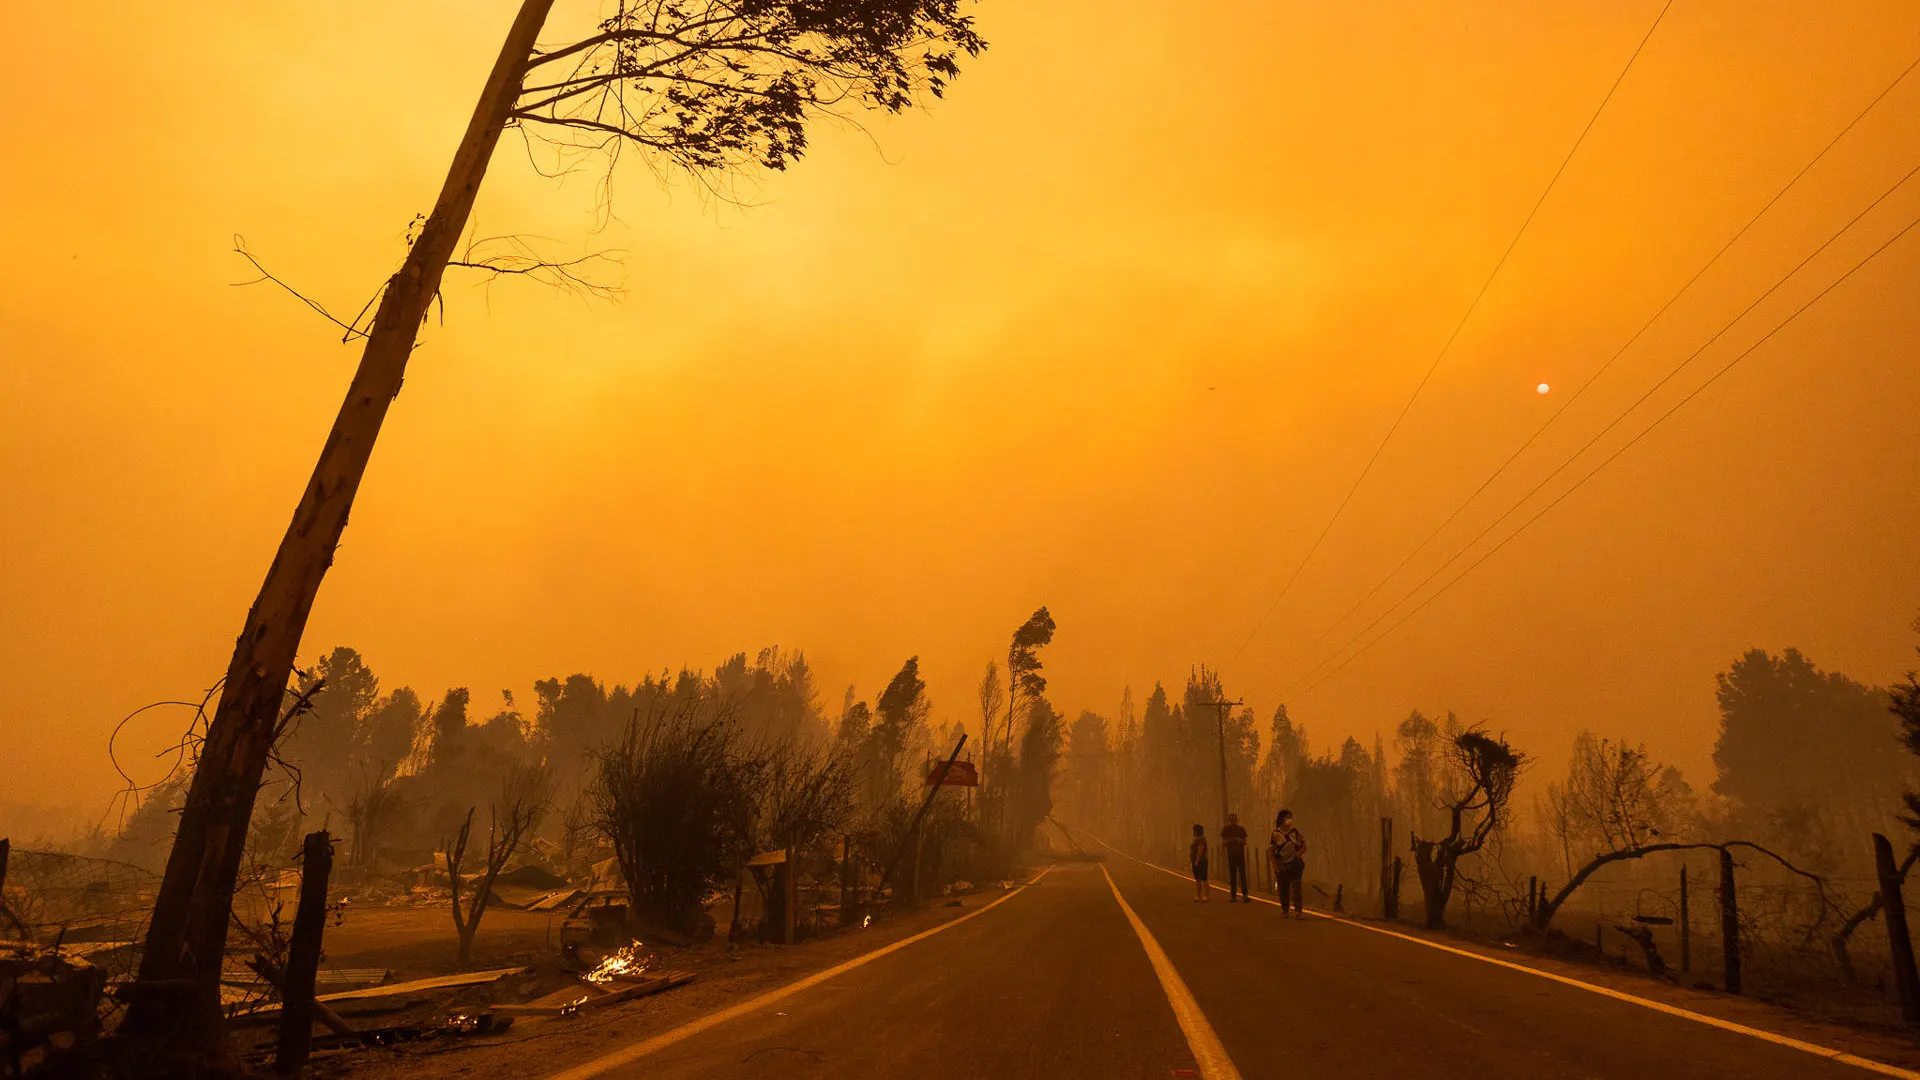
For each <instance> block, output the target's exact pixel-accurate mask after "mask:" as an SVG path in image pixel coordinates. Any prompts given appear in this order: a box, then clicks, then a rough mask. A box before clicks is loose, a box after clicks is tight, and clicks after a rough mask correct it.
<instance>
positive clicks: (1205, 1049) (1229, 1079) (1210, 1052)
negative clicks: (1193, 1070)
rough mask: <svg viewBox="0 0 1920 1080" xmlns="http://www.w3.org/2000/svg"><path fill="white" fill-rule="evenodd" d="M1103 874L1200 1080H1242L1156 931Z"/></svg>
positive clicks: (1106, 873)
mask: <svg viewBox="0 0 1920 1080" xmlns="http://www.w3.org/2000/svg"><path fill="white" fill-rule="evenodd" d="M1100 872H1101V873H1102V874H1105V875H1106V877H1107V888H1109V889H1112V890H1113V898H1114V899H1115V900H1117V901H1119V903H1120V910H1121V911H1123V912H1125V913H1126V916H1127V921H1128V922H1130V923H1132V924H1133V932H1134V934H1135V935H1137V936H1138V937H1139V938H1140V944H1141V946H1142V947H1144V948H1145V949H1146V950H1147V960H1148V961H1149V962H1150V963H1152V964H1153V973H1154V975H1156V976H1158V977H1159V979H1160V989H1162V990H1164V991H1166V994H1167V1004H1169V1005H1172V1006H1173V1018H1174V1020H1175V1022H1177V1023H1178V1024H1179V1025H1180V1033H1181V1034H1183V1035H1185V1036H1186V1037H1187V1047H1188V1048H1189V1049H1191V1050H1192V1051H1193V1060H1194V1063H1195V1064H1196V1065H1198V1066H1199V1067H1200V1080H1240V1070H1239V1069H1236V1068H1234V1067H1233V1059H1232V1058H1230V1057H1228V1056H1227V1048H1226V1047H1225V1046H1222V1045H1221V1044H1220V1036H1218V1035H1216V1034H1214V1032H1213V1025H1212V1024H1209V1023H1207V1016H1206V1014H1205V1013H1203V1012H1201V1011H1200V1003H1199V1002H1197V1001H1195V1000H1193V992H1192V991H1190V990H1188V989H1187V984H1186V983H1185V982H1184V981H1183V980H1182V979H1181V978H1180V972H1179V971H1177V970H1175V968H1174V966H1173V961H1172V960H1169V959H1167V952H1166V950H1165V949H1162V948H1161V947H1160V943H1159V942H1158V941H1155V940H1154V937H1153V931H1151V930H1148V929H1147V924H1146V923H1143V922H1141V921H1140V916H1138V915H1136V914H1134V911H1133V908H1131V907H1129V906H1128V905H1127V898H1126V897H1124V896H1121V895H1120V886H1118V885H1116V884H1114V882H1113V875H1112V874H1111V873H1109V872H1108V870H1107V868H1106V867H1104V866H1102V867H1101V868H1100Z"/></svg>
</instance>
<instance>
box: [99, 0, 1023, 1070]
mask: <svg viewBox="0 0 1920 1080" xmlns="http://www.w3.org/2000/svg"><path fill="white" fill-rule="evenodd" d="M551 7H552V0H523V2H522V3H521V4H520V7H519V10H518V11H517V12H516V14H515V15H514V18H513V23H512V25H511V27H510V28H509V29H508V31H507V34H506V38H505V40H504V42H503V43H502V45H501V48H500V52H499V55H498V56H497V57H496V58H495V60H494V63H493V66H492V69H491V71H490V72H489V74H488V76H487V80H486V83H485V85H484V87H483V88H482V90H481V93H480V98H479V101H478V102H477V103H476V105H475V107H474V111H473V114H472V116H471V118H470V119H469V121H468V123H467V127H466V131H465V134H464V135H463V136H462V138H461V140H460V144H459V146H458V148H457V149H456V150H455V152H454V157H453V163H452V165H451V167H450V168H449V170H448V172H447V176H446V179H445V182H444V184H443V185H442V187H441V190H440V194H439V196H438V198H437V199H436V200H435V202H434V205H433V208H432V210H431V211H430V212H429V213H428V214H427V215H426V216H425V219H424V221H423V223H422V224H421V227H420V229H419V232H418V233H417V235H415V237H414V238H413V241H412V243H411V245H410V246H409V248H408V251H407V255H406V258H405V260H404V261H403V262H402V264H401V266H400V268H399V270H398V271H397V272H395V273H394V274H393V276H392V277H390V278H388V279H387V281H386V283H385V285H384V287H383V289H382V290H381V293H380V295H379V299H378V305H377V307H376V309H375V314H374V316H373V321H372V323H371V324H370V325H369V326H367V327H366V328H365V329H364V330H361V329H359V328H358V327H357V326H356V327H350V328H349V332H350V336H355V337H359V338H362V339H364V342H365V344H364V348H363V351H362V353H361V359H360V364H359V367H358V369H357V370H356V371H355V372H354V376H353V379H352V382H351V383H350V384H349V386H348V389H347V394H346V398H345V400H344V401H343V402H342V404H341V406H340V409H339V412H338V414H337V415H336V417H335V419H334V422H333V427H332V429H331V431H330V432H329V433H328V436H327V439H326V442H325V443H324V444H323V445H322V447H321V450H320V456H319V460H318V461H317V462H316V464H315V465H314V469H313V473H312V476H311V477H310V478H309V480H308V481H307V484H306V487H305V488H304V490H303V491H302V493H301V496H300V500H299V502H298V504H297V506H296V507H295V509H294V513H293V520H292V521H291V523H290V524H289V525H288V527H287V530H286V533H285V534H284V536H283V537H282V538H281V541H280V546H279V548H278V550H277V551H276V552H275V554H274V558H273V562H272V564H271V565H270V566H269V568H268V570H267V574H266V577H265V580H264V581H263V582H262V584H261V586H260V590H259V592H258V594H257V595H256V596H255V598H254V601H253V605H252V607H251V608H250V609H249V610H248V612H247V617H246V621H245V622H244V623H243V625H242V627H241V631H240V635H239V638H238V640H237V641H236V643H235V647H234V651H233V656H232V659H231V660H230V661H229V663H228V666H227V671H226V676H225V678H224V681H223V682H222V684H221V691H220V701H219V704H218V705H217V706H216V708H215V710H214V713H213V718H212V720H211V721H210V722H209V724H208V726H207V731H206V734H205V740H204V743H203V745H202V746H201V749H200V754H199V759H198V762H197V764H196V767H195V770H194V774H193V779H192V781H191V784H190V786H189V788H188V792H187V798H186V804H185V807H184V809H183V810H182V812H181V815H180V821H179V825H178V829H177V832H176V835H175V838H174V845H173V849H172V851H171V853H170V854H169V856H168V860H167V866H166V871H165V874H164V876H163V878H162V881H161V886H160V890H159V895H158V897H157V899H156V901H155V904H154V909H153V915H152V918H151V920H150V922H149V927H148V933H147V938H146V942H145V948H144V951H143V953H142V958H141V965H140V971H139V975H138V978H137V979H136V980H135V982H133V983H132V984H130V986H129V988H128V990H127V994H128V997H129V999H130V1000H129V1005H128V1010H127V1015H126V1019H125V1020H124V1022H123V1023H122V1024H121V1026H120V1029H119V1031H118V1033H117V1040H116V1058H117V1061H118V1062H119V1063H120V1064H121V1066H122V1067H123V1068H124V1069H125V1071H128V1072H136V1073H138V1074H139V1075H142V1076H148V1077H167V1076H173V1075H195V1076H198V1075H207V1074H209V1073H220V1074H237V1073H238V1072H239V1071H240V1064H239V1062H238V1060H237V1059H236V1058H235V1057H234V1055H233V1053H232V1050H231V1047H230V1046H229V1045H228V1043H227V1040H226V1032H225V1024H224V1021H223V1019H222V1015H221V1010H220V997H219V993H220V989H219V978H220V968H221V961H222V958H223V956H224V954H225V951H226V929H227V917H228V912H229V911H230V910H231V907H232V902H233V892H234V886H235V882H236V880H237V878H238V875H239V871H240V863H241V857H242V852H243V849H244V847H245V843H246V834H247V822H248V820H249V818H250V816H251V814H252V811H253V804H254V799H255V797H256V796H257V795H258V793H259V790H260V786H261V777H262V774H263V772H264V771H265V769H266V765H267V761H268V758H269V756H270V754H271V752H272V749H273V741H274V738H275V737H276V735H277V723H276V722H277V719H278V717H279V712H280V706H281V699H282V694H283V693H284V691H285V690H286V688H287V683H288V680H289V677H290V675H291V673H292V670H293V662H294V656H295V653H296V650H297V649H298V648H299V644H300V638H301V635H302V633H303V632H304V630H305V629H306V623H307V617H308V615H309V613H310V612H311V610H312V607H313V603H314V598H315V596H316V595H317V594H318V592H319V590H320V584H321V580H322V579H323V578H324V577H325V575H326V572H327V569H328V567H329V566H330V565H331V564H332V561H333V554H334V550H335V548H336V547H337V546H338V544H339V541H340V536H341V533H342V531H343V530H344V529H345V528H346V524H347V515H348V513H349V511H350V510H351V509H352V506H353V501H354V497H355V495H356V493H357V492H358V491H359V487H360V482H361V479H362V477H363V476H364V475H365V473H366V469H367V464H368V462H369V460H370V459H371V457H372V454H373V446H374V442H375V440H376V439H377V438H378V437H379V434H380V430H381V427H382V425H383V423H384V421H385V419H386V415H387V410H388V408H389V407H390V405H391V404H392V402H393V400H394V398H395V397H396V396H397V395H398V394H399V392H400V386H401V381H402V379H403V377H404V376H405V374H406V369H407V362H408V359H409V358H410V356H411V355H412V353H413V350H414V348H415V346H416V344H417V337H418V332H419V330H420V327H421V324H422V323H423V322H424V321H425V319H426V316H427V312H428V309H429V307H430V306H431V305H432V303H433V301H434V300H435V298H436V297H437V296H438V295H439V293H440V286H441V279H442V276H443V275H444V273H445V272H446V270H447V269H448V267H449V266H450V265H474V266H477V267H478V268H480V269H483V270H489V271H492V272H495V273H524V272H526V267H525V266H523V265H517V264H514V263H513V262H511V261H508V262H500V261H486V262H481V263H478V264H470V263H464V262H463V261H461V260H456V259H455V252H456V248H457V247H458V246H459V240H460V236H461V234H462V233H463V232H464V231H465V229H466V226H467V222H468V219H469V217H470V215H471V212H472V209H473V204H474V199H475V196H476V195H477V193H478V191H479V188H480V183H481V181H482V179H483V178H484V177H485V175H486V172H487V167H488V164H489V163H490V161H491V160H492V158H493V154H494V150H495V147H496V146H497V144H498V143H499V140H500V136H501V134H502V133H503V132H504V131H505V130H506V129H507V128H508V127H509V126H513V127H518V128H520V129H521V130H522V131H534V130H544V131H546V132H548V133H550V134H551V136H552V137H553V139H554V141H558V142H562V143H563V145H567V146H571V148H573V149H587V150H602V151H606V152H608V153H609V155H610V156H611V155H613V154H617V152H618V151H619V149H620V148H621V147H622V146H632V147H635V148H637V149H638V150H639V151H640V152H641V153H642V154H643V155H645V156H647V157H649V158H651V159H653V161H654V163H655V164H657V165H664V166H667V167H669V168H674V169H679V170H682V171H685V172H688V173H690V174H692V175H694V176H695V177H696V178H704V179H706V180H707V182H708V183H711V182H712V181H711V177H713V176H714V175H716V174H724V173H726V172H727V171H729V170H733V169H741V168H747V167H751V166H760V167H766V168H773V169H782V168H785V167H786V166H787V164H788V163H790V162H791V161H793V160H794V159H796V158H798V157H799V156H800V155H801V154H802V153H803V152H804V151H805V149H806V125H807V123H808V121H809V120H811V119H814V118H816V117H819V116H821V115H839V114H844V113H848V112H851V111H853V110H856V109H860V108H869V109H880V110H883V111H887V112H900V111H902V110H904V109H906V108H907V107H909V106H911V105H914V104H916V103H918V102H919V101H922V100H924V97H923V95H925V94H932V95H939V94H940V93H941V92H942V91H943V90H944V89H945V86H946V84H947V82H948V81H949V80H951V79H952V78H953V77H954V76H955V75H957V74H958V61H959V59H960V57H961V56H962V55H968V56H971V55H975V54H977V53H978V52H979V51H980V50H981V49H982V48H984V46H985V43H984V42H983V41H982V40H981V39H980V37H979V36H978V34H977V33H976V32H975V31H974V29H973V26H972V21H971V19H970V18H968V17H966V16H964V15H962V14H960V0H847V2H844V3H820V2H818V0H788V2H779V0H772V2H762V0H755V2H751V3H750V2H747V0H696V2H692V3H687V2H683V0H651V2H645V0H643V2H638V3H623V4H620V5H618V6H617V8H616V9H615V10H614V13H613V14H611V15H610V16H609V17H607V18H606V19H604V20H602V21H601V22H600V23H598V24H597V25H596V26H594V27H593V29H592V30H591V32H589V33H588V34H587V35H586V36H584V37H582V38H580V39H579V40H576V41H573V42H571V43H568V44H565V45H561V46H556V47H552V48H540V47H538V46H537V39H538V36H539V34H540V30H541V27H542V26H543V25H544V24H545V22H546V19H547V14H548V10H549V9H550V8H551Z"/></svg>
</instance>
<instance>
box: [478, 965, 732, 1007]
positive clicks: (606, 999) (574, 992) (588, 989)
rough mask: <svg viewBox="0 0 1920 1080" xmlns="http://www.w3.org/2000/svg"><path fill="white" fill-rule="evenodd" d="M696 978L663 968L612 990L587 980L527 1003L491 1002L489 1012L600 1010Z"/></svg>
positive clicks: (688, 973) (686, 982)
mask: <svg viewBox="0 0 1920 1080" xmlns="http://www.w3.org/2000/svg"><path fill="white" fill-rule="evenodd" d="M694 978H695V976H694V973H693V972H691V971H663V972H661V973H660V974H658V975H651V976H648V977H647V978H645V979H641V980H639V981H638V982H633V983H629V984H627V985H625V986H621V987H619V988H618V989H615V990H612V991H611V992H608V991H607V990H606V989H605V988H603V987H596V986H594V985H593V984H592V983H583V984H581V985H580V986H578V987H569V988H567V989H565V990H556V991H555V992H553V993H551V994H548V995H546V996H545V997H540V998H535V999H534V1000H532V1001H529V1002H527V1003H526V1004H524V1005H489V1006H488V1007H487V1010H486V1011H487V1012H490V1013H496V1014H498V1015H501V1016H562V1015H565V1014H566V1013H569V1012H573V1011H574V1010H576V1009H597V1008H600V1007H601V1006H603V1005H617V1004H619V1003H620V1002H623V1001H632V1000H633V999H634V998H642V997H646V996H648V995H650V994H657V993H659V992H661V991H662V990H671V989H673V988H674V987H676V986H685V985H686V984H688V983H690V982H692V981H693V980H694Z"/></svg>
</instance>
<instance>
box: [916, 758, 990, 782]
mask: <svg viewBox="0 0 1920 1080" xmlns="http://www.w3.org/2000/svg"><path fill="white" fill-rule="evenodd" d="M927 786H928V787H936V786H943V787H979V786H980V772H979V770H978V769H975V768H974V766H973V762H971V761H956V762H954V763H953V764H952V766H951V767H949V766H948V765H947V763H946V762H944V761H942V762H939V763H938V764H935V765H929V766H928V767H927Z"/></svg>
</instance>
